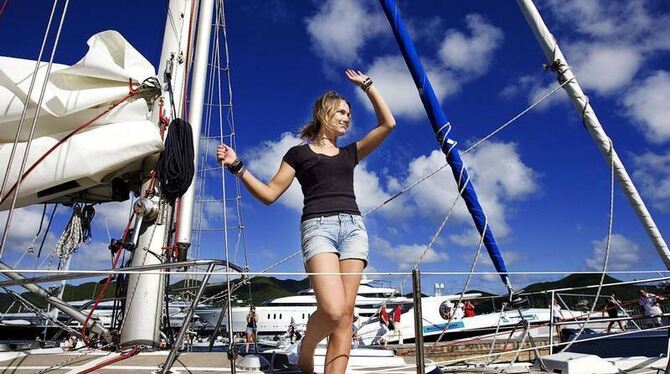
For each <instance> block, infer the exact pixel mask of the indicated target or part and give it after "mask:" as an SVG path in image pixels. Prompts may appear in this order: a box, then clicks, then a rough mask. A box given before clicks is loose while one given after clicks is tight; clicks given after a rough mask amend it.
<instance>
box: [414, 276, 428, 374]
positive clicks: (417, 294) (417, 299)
mask: <svg viewBox="0 0 670 374" xmlns="http://www.w3.org/2000/svg"><path fill="white" fill-rule="evenodd" d="M412 296H413V297H414V344H415V345H416V373H417V374H424V373H425V371H426V369H425V364H424V357H423V319H422V318H423V317H422V316H423V313H422V312H421V273H420V272H419V270H417V269H414V270H412Z"/></svg>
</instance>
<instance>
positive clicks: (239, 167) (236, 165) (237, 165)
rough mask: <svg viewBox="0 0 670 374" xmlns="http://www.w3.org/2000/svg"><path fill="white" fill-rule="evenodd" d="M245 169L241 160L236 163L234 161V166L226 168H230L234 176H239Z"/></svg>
mask: <svg viewBox="0 0 670 374" xmlns="http://www.w3.org/2000/svg"><path fill="white" fill-rule="evenodd" d="M243 167H244V164H243V163H242V161H240V159H239V158H238V159H236V160H235V161H233V163H232V164H230V165H228V166H226V168H228V171H229V172H231V173H232V174H234V175H237V173H239V172H240V170H242V168H243Z"/></svg>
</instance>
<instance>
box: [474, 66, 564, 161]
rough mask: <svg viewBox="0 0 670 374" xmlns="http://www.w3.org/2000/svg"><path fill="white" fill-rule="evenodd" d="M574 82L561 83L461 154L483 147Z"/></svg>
mask: <svg viewBox="0 0 670 374" xmlns="http://www.w3.org/2000/svg"><path fill="white" fill-rule="evenodd" d="M573 80H575V78H572V79H569V80H566V81H565V82H563V83H561V84H560V85H558V86H556V87H554V89H552V90H551V91H549V92H548V93H547V94H545V95H544V96H542V97H541V98H540V99H538V100H537V101H535V102H534V103H533V104H531V105H530V106H529V107H528V108H526V109H524V110H522V111H521V112H520V113H519V114H517V115H516V116H514V117H512V119H510V120H509V121H507V122H505V123H504V124H502V126H500V127H498V128H497V129H495V130H493V132H491V133H490V134H488V135H486V136H485V137H483V138H482V139H480V140H479V141H477V142H476V143H475V144H473V145H471V146H470V147H469V148H468V149H466V150H465V151H463V152H461V154H466V153H468V152H470V151H471V150H473V149H475V148H477V147H478V146H479V145H481V144H482V143H483V142H485V141H487V140H488V139H489V138H491V137H492V136H493V135H495V134H497V133H499V132H500V131H501V130H502V129H504V128H505V127H507V126H509V125H510V124H512V122H514V121H516V120H517V119H519V118H521V117H522V116H523V115H524V114H526V113H528V112H530V111H531V110H532V109H533V108H535V107H536V106H538V105H540V103H542V102H543V101H544V100H546V99H548V98H549V97H550V96H552V95H553V94H555V93H556V91H558V90H560V89H561V88H563V86H565V85H566V84H568V83H570V82H572V81H573Z"/></svg>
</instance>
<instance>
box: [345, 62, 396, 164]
mask: <svg viewBox="0 0 670 374" xmlns="http://www.w3.org/2000/svg"><path fill="white" fill-rule="evenodd" d="M345 74H346V75H347V78H349V80H350V81H351V82H352V83H353V84H355V85H357V86H359V87H361V88H362V89H363V91H365V94H366V95H368V99H370V102H371V103H372V107H373V108H374V110H375V114H376V115H377V121H378V123H377V127H375V128H374V129H372V130H370V132H369V133H368V134H367V135H365V136H364V137H363V139H361V140H359V141H358V142H356V149H357V153H358V160H359V161H360V160H362V159H363V158H364V157H365V156H367V155H369V154H370V152H372V151H374V150H375V149H376V148H377V147H378V146H379V145H380V144H381V142H382V141H383V140H384V139H386V137H387V136H388V135H389V134H390V133H391V130H393V128H394V127H395V118H393V114H392V113H391V110H390V109H389V107H388V105H386V101H384V98H383V97H382V95H381V93H380V92H379V90H377V88H376V87H375V85H374V84H373V83H372V80H371V79H370V77H368V76H367V75H365V74H363V73H362V72H360V71H358V70H352V69H347V71H346V72H345Z"/></svg>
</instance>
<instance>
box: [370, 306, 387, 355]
mask: <svg viewBox="0 0 670 374" xmlns="http://www.w3.org/2000/svg"><path fill="white" fill-rule="evenodd" d="M388 332H389V314H388V312H387V311H386V305H383V304H382V307H381V308H379V329H378V330H377V334H376V335H375V338H374V339H373V340H372V344H379V345H383V346H384V347H386V334H388Z"/></svg>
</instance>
